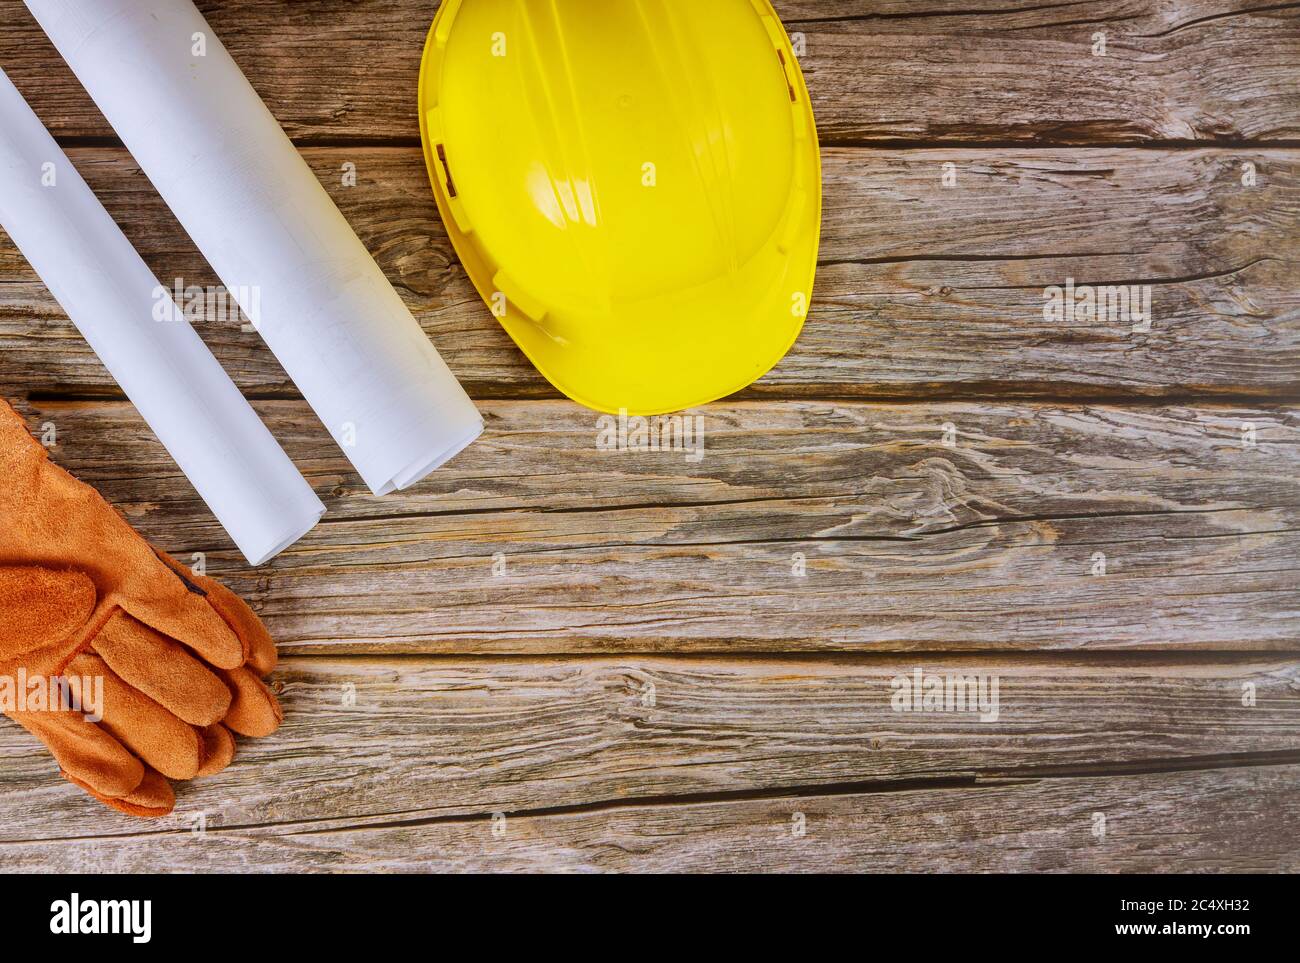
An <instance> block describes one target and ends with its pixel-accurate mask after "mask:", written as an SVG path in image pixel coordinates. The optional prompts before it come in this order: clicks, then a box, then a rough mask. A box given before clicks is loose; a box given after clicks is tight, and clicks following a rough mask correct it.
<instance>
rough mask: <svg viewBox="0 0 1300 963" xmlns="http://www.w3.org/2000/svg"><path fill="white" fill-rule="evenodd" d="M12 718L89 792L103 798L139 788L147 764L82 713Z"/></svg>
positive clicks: (16, 715) (28, 714)
mask: <svg viewBox="0 0 1300 963" xmlns="http://www.w3.org/2000/svg"><path fill="white" fill-rule="evenodd" d="M12 718H13V719H14V721H15V722H17V723H18V724H19V725H20V726H22V727H23V728H24V729H26V730H27V731H28V732H30V733H31V734H32V735H34V736H35V737H36V738H37V739H39V740H41V742H43V743H45V747H46V748H47V749H49V750H50V754H51V755H52V756H54V760H55V762H57V763H58V764H59V768H60V769H62V770H63V772H64V773H65V774H67V775H68V776H69V778H73V780H74V781H75V782H76V783H77V785H79V786H81V787H82V788H83V789H85V790H86V791H87V792H92V793H94V794H95V795H96V796H98V797H100V798H102V797H104V796H125V795H127V794H129V793H131V792H133V791H135V790H136V789H137V788H139V786H140V781H141V780H142V779H143V778H144V764H143V763H142V762H140V760H139V759H137V758H136V757H135V756H133V755H131V753H130V752H128V751H127V749H126V747H125V746H123V745H122V743H120V742H118V740H116V739H115V738H113V736H112V735H110V734H109V733H108V732H106V731H105V730H104V729H102V728H100V727H99V726H97V725H95V723H93V722H88V721H86V718H85V716H84V715H82V714H81V713H80V712H15V713H13V715H12ZM74 777H75V778H74Z"/></svg>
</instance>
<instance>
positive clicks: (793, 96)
mask: <svg viewBox="0 0 1300 963" xmlns="http://www.w3.org/2000/svg"><path fill="white" fill-rule="evenodd" d="M776 56H777V58H778V59H779V60H780V61H781V73H783V74H784V75H785V89H786V90H788V91H790V103H792V104H797V103H799V95H798V94H797V93H796V92H795V88H794V84H793V83H791V81H790V65H789V64H787V63H786V60H785V51H784V50H782V49H781V48H780V47H777V48H776Z"/></svg>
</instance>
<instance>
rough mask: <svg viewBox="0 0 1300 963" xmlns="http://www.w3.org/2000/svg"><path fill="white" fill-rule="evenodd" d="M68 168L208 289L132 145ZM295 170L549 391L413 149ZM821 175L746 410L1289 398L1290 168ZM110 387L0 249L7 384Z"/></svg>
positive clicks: (1299, 346) (254, 349)
mask: <svg viewBox="0 0 1300 963" xmlns="http://www.w3.org/2000/svg"><path fill="white" fill-rule="evenodd" d="M72 156H73V158H74V162H75V163H76V164H77V165H78V166H79V168H80V169H81V170H82V171H83V173H84V175H85V176H86V178H87V179H88V180H89V181H90V183H91V184H92V186H93V187H95V189H96V190H97V191H98V193H99V194H100V196H101V197H102V198H103V199H104V201H105V204H106V205H107V207H108V208H109V210H110V211H111V213H113V214H114V215H115V216H116V217H117V218H118V220H119V221H120V222H121V223H122V225H123V228H124V229H125V230H126V232H127V234H128V235H129V236H130V237H131V238H132V239H133V240H134V241H135V242H136V244H137V246H138V247H139V248H140V250H141V253H142V254H143V255H144V256H145V259H146V260H147V261H148V262H149V263H150V266H151V267H153V269H154V271H155V273H156V274H157V276H158V277H159V278H160V279H162V280H163V282H164V283H165V284H167V285H168V286H171V285H172V284H173V283H174V279H176V278H182V279H184V282H185V284H187V285H188V284H197V285H200V286H208V285H213V284H216V283H218V281H217V279H216V278H215V277H214V276H213V275H212V274H211V271H210V269H208V268H207V266H206V265H205V263H204V262H203V260H202V258H201V257H200V256H199V254H198V252H197V251H196V250H195V249H194V248H193V245H192V243H191V242H190V241H189V240H188V238H186V237H185V235H184V233H183V232H182V231H181V229H180V227H179V225H177V224H176V223H175V220H174V219H173V218H172V216H171V215H170V213H168V212H167V210H166V208H165V207H164V205H163V204H162V201H161V200H160V199H159V198H158V197H157V196H156V194H155V193H154V192H153V189H152V187H151V186H150V185H149V183H148V181H147V180H146V179H145V178H144V177H143V175H141V174H140V173H139V171H138V170H136V169H135V167H134V166H133V164H132V162H131V160H130V159H129V157H128V156H127V155H126V154H125V152H124V151H122V150H120V149H89V150H76V151H73V152H72ZM307 157H308V159H309V160H310V161H311V162H312V164H313V166H314V168H315V169H316V172H317V174H318V176H319V177H320V178H321V180H322V182H323V183H324V184H325V186H326V187H327V188H328V189H329V190H330V191H331V192H332V194H333V195H334V197H335V199H336V200H337V201H338V203H339V205H340V207H341V208H342V210H343V212H344V213H345V214H346V215H347V216H348V218H349V220H350V221H351V222H352V223H353V224H354V225H355V226H356V227H357V229H358V231H359V232H360V235H361V237H362V239H363V240H364V241H365V242H366V244H367V246H368V247H369V248H370V250H371V251H372V252H374V253H375V254H376V256H377V257H378V259H379V261H380V263H381V265H382V266H383V267H384V269H385V270H386V272H387V273H388V276H389V277H390V278H392V279H393V280H394V281H395V282H396V283H397V285H398V287H399V289H400V290H401V291H402V293H403V296H404V297H405V298H406V300H407V303H408V304H409V305H410V307H411V308H412V310H413V311H414V312H415V313H416V315H417V317H418V318H419V319H420V320H421V322H422V323H423V324H424V326H425V328H426V330H427V331H428V332H429V335H430V337H431V338H432V339H433V341H434V343H435V344H436V345H437V346H438V348H439V350H440V351H441V352H442V354H443V356H444V357H445V358H446V359H447V361H448V363H449V364H450V365H451V366H452V369H453V370H454V371H455V372H456V374H457V376H458V377H460V378H461V379H462V380H463V381H464V382H465V384H466V386H467V387H468V388H469V390H470V391H471V393H472V394H473V395H474V396H475V397H476V398H492V397H555V396H557V393H556V391H555V390H554V389H553V388H551V387H550V386H549V385H548V384H547V383H546V382H545V381H544V380H543V379H542V377H541V376H540V375H539V374H538V373H537V371H536V370H535V369H534V368H533V367H532V366H531V365H530V364H529V363H528V361H527V359H526V358H525V357H524V356H523V354H522V353H521V352H520V351H519V350H518V349H517V348H516V347H515V346H514V344H513V342H511V341H510V339H509V338H508V337H507V335H506V334H505V332H504V330H503V329H502V328H501V326H500V325H499V324H498V323H497V321H496V319H495V318H493V317H492V314H491V312H489V311H488V310H487V308H486V307H485V306H484V305H483V303H482V302H481V301H480V300H479V298H478V296H477V295H476V294H475V292H474V290H473V288H472V286H471V285H470V284H469V282H468V280H467V278H466V277H465V273H464V271H463V270H462V268H461V267H460V264H459V262H458V261H457V260H456V258H455V255H454V253H453V251H452V250H451V246H450V243H449V242H448V240H447V236H446V233H445V231H444V230H443V227H442V224H441V221H440V220H439V218H438V213H437V209H436V207H435V205H434V202H433V196H432V192H431V190H430V189H429V186H428V180H427V176H426V174H425V171H424V163H423V160H422V159H421V154H420V151H419V150H418V149H415V148H400V149H389V148H384V149H375V148H366V149H361V148H342V149H340V148H330V149H324V148H322V149H312V150H309V151H307ZM344 163H353V164H355V165H356V173H357V178H358V183H357V186H356V187H343V186H342V183H343V174H342V168H343V164H344ZM945 163H952V164H954V165H956V166H955V171H956V174H955V176H956V178H957V181H956V184H957V186H956V187H953V188H945V187H944V186H943V184H942V180H941V178H942V174H943V165H944V164H945ZM1244 164H1252V165H1254V171H1255V176H1256V178H1257V180H1256V182H1255V186H1253V187H1246V186H1243V184H1242V183H1241V180H1242V177H1243V166H1242V165H1244ZM824 174H825V183H826V203H825V215H824V218H823V239H822V249H821V259H822V263H821V268H820V272H819V275H818V279H817V286H816V289H815V292H814V299H813V307H812V311H811V314H810V316H809V319H808V322H807V324H806V325H805V327H804V331H803V333H802V335H801V336H800V338H799V341H798V342H797V343H796V345H795V347H794V350H793V351H792V352H791V353H790V355H789V356H787V357H786V358H785V359H784V360H783V361H782V362H781V363H780V364H779V365H778V366H777V367H776V369H775V370H774V371H772V372H771V373H770V374H768V375H767V376H766V377H764V378H763V379H761V380H760V381H759V382H758V384H757V385H755V386H754V387H753V388H751V389H749V391H748V392H746V396H747V397H823V398H824V397H865V398H872V397H874V398H899V399H911V398H934V397H944V396H949V397H952V396H958V397H976V396H990V397H1048V398H1076V399H1080V400H1115V399H1117V398H1134V397H1142V398H1146V397H1157V398H1159V397H1176V398H1182V397H1186V396H1187V395H1188V394H1189V393H1193V392H1198V393H1201V394H1207V395H1226V396H1238V397H1258V396H1268V395H1274V396H1276V395H1285V396H1288V397H1295V396H1296V395H1297V387H1298V386H1300V293H1298V292H1297V285H1296V284H1295V278H1296V277H1297V276H1300V151H1293V150H1283V151H1277V150H1269V151H1255V150H1252V151H1241V150H1218V149H1214V150H1197V151H1150V150H1133V149H1104V150H1089V151H1070V150H1014V151H996V152H992V151H970V150H929V151H925V150H908V151H896V150H888V151H885V150H881V151H858V150H852V149H835V150H831V151H828V152H827V153H826V156H825V171H824ZM1069 278H1073V279H1074V280H1075V281H1076V282H1077V283H1078V284H1081V285H1082V284H1087V285H1092V286H1106V285H1149V286H1150V288H1151V290H1150V299H1151V313H1152V314H1153V315H1154V317H1153V319H1152V321H1151V324H1150V330H1149V331H1137V332H1135V331H1134V330H1133V329H1134V325H1133V324H1132V323H1130V322H1129V321H1127V320H1122V319H1116V320H1109V319H1107V320H1094V319H1085V318H1082V317H1079V318H1074V319H1064V320H1057V319H1051V320H1047V319H1045V317H1044V305H1045V304H1046V303H1047V299H1046V298H1045V290H1046V289H1047V288H1048V287H1049V286H1051V285H1058V286H1059V285H1064V284H1065V283H1066V281H1067V279H1069ZM198 327H199V329H200V331H201V333H202V334H203V336H204V337H205V338H206V340H207V341H208V343H209V344H211V345H212V347H213V349H214V351H215V352H216V353H217V356H218V357H219V358H220V359H221V361H222V362H223V363H224V364H225V366H226V368H227V370H229V371H230V372H231V375H232V376H233V377H234V378H235V380H236V382H237V383H238V384H239V385H240V386H241V387H242V388H244V389H245V390H247V391H250V392H254V393H256V394H259V395H263V396H266V395H293V394H295V392H294V391H293V389H292V385H291V384H290V383H289V382H288V381H287V379H286V377H285V374H284V372H283V370H282V369H281V368H280V367H279V365H278V364H277V363H276V362H275V359H274V357H272V355H271V353H270V352H269V350H267V348H266V347H265V345H264V344H263V343H262V341H261V339H260V338H259V337H258V335H257V334H256V333H255V332H253V331H243V330H241V328H240V325H238V324H237V323H231V322H229V321H227V320H224V319H223V320H221V321H217V322H211V323H203V322H202V321H200V323H199V325H198ZM1139 327H1140V325H1139ZM113 387H114V386H113V383H112V381H111V379H110V378H109V376H108V374H107V372H105V371H104V370H103V367H102V365H100V364H99V362H98V361H97V359H96V358H95V357H94V355H93V354H92V353H91V351H90V349H89V348H88V347H87V346H86V344H85V343H84V342H83V341H82V339H81V338H80V336H79V335H78V334H77V332H76V330H75V328H73V327H72V326H71V324H69V323H68V322H67V321H66V319H65V318H64V317H63V314H62V311H61V310H60V309H59V307H58V305H57V303H55V302H54V301H53V299H52V298H51V297H50V295H49V294H48V292H47V291H46V290H45V288H44V286H43V285H41V283H40V282H39V280H38V279H37V278H36V277H35V275H34V274H33V273H32V271H31V269H30V267H29V266H28V265H27V263H26V262H25V261H24V260H23V258H22V257H21V255H20V254H18V252H17V251H16V250H15V249H14V248H13V246H12V245H11V243H10V242H9V241H8V239H7V238H2V239H0V389H3V390H8V391H10V392H15V391H21V392H24V393H25V392H28V391H33V392H38V393H65V394H67V393H72V394H83V393H85V392H86V391H92V392H104V391H108V390H112V389H113Z"/></svg>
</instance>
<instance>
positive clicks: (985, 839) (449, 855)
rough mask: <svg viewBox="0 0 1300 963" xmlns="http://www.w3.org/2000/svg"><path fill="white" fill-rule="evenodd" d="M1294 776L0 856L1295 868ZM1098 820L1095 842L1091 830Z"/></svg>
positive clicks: (88, 861) (226, 865)
mask: <svg viewBox="0 0 1300 963" xmlns="http://www.w3.org/2000/svg"><path fill="white" fill-rule="evenodd" d="M1297 788H1300V766H1296V765H1290V766H1276V767H1251V768H1240V769H1220V770H1210V771H1203V772H1188V773H1171V774H1144V775H1134V776H1118V777H1117V776H1109V777H1099V778H1081V779H1052V780H1042V781H1017V782H1013V783H996V784H992V785H987V786H980V787H963V788H953V789H942V790H932V791H903V792H891V793H881V794H865V795H856V794H850V795H832V796H820V797H819V796H808V797H797V798H778V799H755V800H741V801H734V802H733V801H716V802H698V803H694V802H689V801H686V802H682V803H676V804H673V803H666V804H655V805H647V806H618V805H615V806H611V807H608V808H601V809H596V810H579V811H577V812H558V813H542V814H528V815H521V816H509V815H507V816H506V817H505V820H504V822H502V821H501V820H500V817H497V821H496V822H495V823H494V821H493V819H492V818H491V817H489V816H481V817H477V818H472V819H465V820H448V821H439V820H433V821H428V822H425V821H422V820H421V818H420V817H419V816H418V815H417V814H412V815H410V816H407V817H403V818H399V819H396V820H394V821H392V822H385V823H381V824H379V825H376V826H373V827H361V828H351V827H346V826H341V827H340V826H335V825H333V824H331V823H329V822H326V823H324V824H321V825H317V824H315V823H304V824H300V825H296V826H282V827H276V828H275V829H273V830H272V829H266V828H260V829H230V830H223V829H221V828H220V827H217V828H209V829H208V830H207V831H206V832H205V833H203V834H202V835H199V834H197V833H195V832H193V831H192V829H191V828H189V826H182V827H180V828H178V829H176V830H174V831H172V832H171V833H168V834H165V835H159V834H155V833H146V834H140V835H132V836H126V837H123V838H121V839H114V840H112V841H111V842H110V841H106V840H88V839H68V840H59V841H56V842H47V841H34V842H27V841H23V842H15V843H9V844H0V858H2V859H4V860H5V862H6V865H7V866H9V867H12V869H13V870H14V871H16V872H17V871H27V872H42V873H44V872H58V871H76V872H114V873H124V872H156V871H158V870H159V869H160V868H163V869H165V870H167V871H171V872H211V871H226V872H230V871H237V872H291V873H304V872H336V873H348V872H387V873H399V872H552V873H553V872H659V873H674V872H784V873H789V872H809V873H819V872H820V873H825V872H845V873H847V872H859V873H860V872H873V873H884V872H895V873H939V872H950V873H953V872H956V873H979V872H1034V873H1048V872H1058V873H1059V872H1089V873H1168V872H1169V871H1170V869H1171V868H1172V867H1177V868H1178V870H1180V871H1183V872H1211V873H1218V872H1237V873H1264V872H1282V873H1294V872H1296V871H1297V869H1300V851H1298V850H1297V847H1296V840H1297V839H1298V838H1300V803H1298V802H1297V800H1300V793H1297V791H1296V790H1297ZM1102 818H1104V820H1105V822H1104V823H1102V822H1101V821H1100V820H1101V819H1102ZM192 825H193V824H192V823H191V824H190V826H192ZM494 826H495V827H496V828H497V834H496V835H494V833H493V828H494ZM797 826H798V827H801V828H802V832H803V835H802V836H799V835H796V827H797ZM1101 826H1104V827H1105V836H1104V837H1099V836H1097V835H1095V833H1096V832H1097V831H1098V829H1097V828H1098V827H1101Z"/></svg>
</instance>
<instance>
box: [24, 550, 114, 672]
mask: <svg viewBox="0 0 1300 963" xmlns="http://www.w3.org/2000/svg"><path fill="white" fill-rule="evenodd" d="M97 598H98V593H97V592H96V591H95V583H94V582H92V581H91V580H90V578H89V577H88V576H87V575H86V574H85V573H83V572H68V571H63V572H60V571H55V570H54V569H49V568H45V567H43V566H39V565H5V566H0V657H11V658H12V657H17V656H18V655H21V654H24V653H27V652H31V651H32V650H34V649H39V648H41V647H43V646H47V645H53V644H55V643H58V642H65V641H67V640H68V639H71V638H72V637H73V635H74V634H75V633H76V632H77V630H78V629H80V628H81V627H82V626H84V625H85V624H86V622H87V621H88V620H89V619H90V616H91V613H92V612H94V610H95V601H96V599H97Z"/></svg>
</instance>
